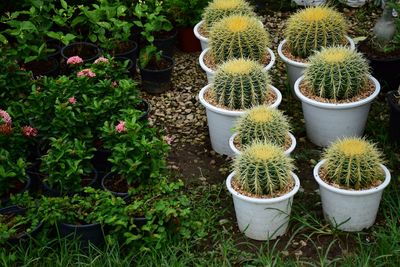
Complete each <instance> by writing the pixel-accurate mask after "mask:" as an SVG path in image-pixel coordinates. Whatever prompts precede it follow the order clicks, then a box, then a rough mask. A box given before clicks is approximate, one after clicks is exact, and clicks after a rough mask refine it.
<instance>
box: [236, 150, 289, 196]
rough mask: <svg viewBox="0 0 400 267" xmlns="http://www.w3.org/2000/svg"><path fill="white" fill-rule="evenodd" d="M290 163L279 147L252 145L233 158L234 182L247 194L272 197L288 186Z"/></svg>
mask: <svg viewBox="0 0 400 267" xmlns="http://www.w3.org/2000/svg"><path fill="white" fill-rule="evenodd" d="M292 162H293V160H292V159H291V158H290V157H288V156H286V155H285V154H284V152H283V150H282V148H281V147H279V146H276V145H273V144H269V143H254V144H252V145H250V146H249V147H247V148H246V149H245V150H244V151H243V153H241V154H240V155H238V156H237V157H236V158H235V161H234V170H235V173H236V175H235V178H234V181H235V182H236V183H237V184H238V185H239V186H240V188H241V189H242V190H244V191H245V192H247V193H251V194H255V195H270V196H274V195H276V194H279V192H280V191H281V190H284V189H285V188H287V186H288V185H289V184H290V181H291V171H292V170H293V169H294V165H293V163H292Z"/></svg>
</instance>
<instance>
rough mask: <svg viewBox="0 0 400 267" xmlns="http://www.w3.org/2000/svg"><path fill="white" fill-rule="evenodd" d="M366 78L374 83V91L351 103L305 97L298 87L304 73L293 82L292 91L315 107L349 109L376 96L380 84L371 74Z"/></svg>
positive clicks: (368, 101) (363, 103)
mask: <svg viewBox="0 0 400 267" xmlns="http://www.w3.org/2000/svg"><path fill="white" fill-rule="evenodd" d="M368 78H369V80H370V81H371V82H372V83H373V84H374V86H375V91H374V92H373V93H372V94H371V95H370V96H368V97H366V98H364V99H361V100H358V101H356V102H351V103H336V104H334V103H323V102H318V101H316V100H313V99H311V98H308V97H306V96H305V95H303V94H302V93H301V91H300V88H299V85H300V83H301V82H302V81H303V79H304V75H303V76H301V77H299V78H298V79H297V80H296V82H295V84H294V92H295V93H296V95H297V97H298V98H299V99H300V100H301V101H302V102H305V103H307V104H309V105H312V106H315V107H319V108H324V109H350V108H354V107H359V106H362V105H365V104H368V103H370V102H371V101H372V100H374V99H375V98H376V97H377V96H378V94H379V92H380V90H381V85H380V84H379V82H378V80H377V79H375V78H374V77H373V76H371V75H369V76H368Z"/></svg>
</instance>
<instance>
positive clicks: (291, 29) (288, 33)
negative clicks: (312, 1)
mask: <svg viewBox="0 0 400 267" xmlns="http://www.w3.org/2000/svg"><path fill="white" fill-rule="evenodd" d="M346 30H347V24H346V20H345V18H344V16H343V15H342V14H341V13H339V12H338V11H336V10H334V9H332V8H331V7H327V6H317V7H308V8H305V9H303V10H300V11H298V12H297V13H296V14H294V15H292V16H291V17H290V18H289V19H288V21H287V24H286V29H285V33H284V35H285V38H286V41H287V44H288V46H289V49H290V51H291V53H292V54H293V55H295V56H300V57H303V58H307V57H308V56H310V55H311V54H312V53H314V51H315V50H317V51H318V50H320V49H321V47H327V46H334V45H341V44H343V42H344V41H345V34H346Z"/></svg>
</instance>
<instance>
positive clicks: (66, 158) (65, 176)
mask: <svg viewBox="0 0 400 267" xmlns="http://www.w3.org/2000/svg"><path fill="white" fill-rule="evenodd" d="M94 150H95V149H94V148H93V147H90V146H89V145H88V144H87V143H86V142H82V141H80V140H78V139H76V138H71V137H69V136H68V135H63V136H61V137H58V138H54V137H51V138H50V148H49V149H48V151H47V153H46V154H45V155H43V156H42V157H41V165H40V172H41V173H42V174H43V175H44V182H45V183H46V184H47V185H49V186H50V187H51V188H54V189H57V190H59V191H61V193H67V192H77V191H80V190H82V187H83V185H82V183H83V180H84V179H87V180H89V181H92V180H93V176H94V174H93V167H92V165H91V159H92V158H93V152H94Z"/></svg>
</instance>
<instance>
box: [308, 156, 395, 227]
mask: <svg viewBox="0 0 400 267" xmlns="http://www.w3.org/2000/svg"><path fill="white" fill-rule="evenodd" d="M324 162H325V160H322V161H320V162H319V163H318V164H317V165H316V166H315V167H314V178H315V180H316V181H317V182H318V184H319V192H320V195H321V202H322V209H323V213H324V217H325V219H326V220H327V221H329V222H330V223H331V224H332V225H333V226H335V227H337V228H338V229H340V230H343V231H349V232H355V231H361V230H363V229H366V228H369V227H371V226H372V225H373V224H374V222H375V219H376V214H377V213H378V209H379V203H380V201H381V197H382V193H383V189H385V187H386V186H388V185H389V182H390V172H389V171H388V169H387V168H386V167H385V166H384V165H381V167H382V170H383V171H384V173H385V180H384V181H383V183H382V184H380V185H379V186H377V187H375V188H371V189H367V190H346V189H339V188H337V187H334V186H331V185H329V184H327V183H326V182H325V181H323V180H322V179H321V178H320V177H319V169H320V168H321V166H322V165H323V164H324Z"/></svg>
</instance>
